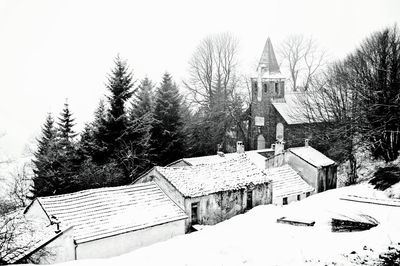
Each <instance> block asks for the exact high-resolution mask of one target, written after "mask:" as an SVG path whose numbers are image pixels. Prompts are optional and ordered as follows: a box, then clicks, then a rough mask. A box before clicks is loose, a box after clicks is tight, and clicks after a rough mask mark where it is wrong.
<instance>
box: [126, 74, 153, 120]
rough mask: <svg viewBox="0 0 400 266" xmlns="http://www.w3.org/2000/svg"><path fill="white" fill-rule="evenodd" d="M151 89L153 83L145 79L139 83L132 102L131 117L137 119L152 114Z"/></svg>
mask: <svg viewBox="0 0 400 266" xmlns="http://www.w3.org/2000/svg"><path fill="white" fill-rule="evenodd" d="M153 88H154V85H153V83H152V82H151V80H150V79H149V78H147V77H146V78H144V79H143V80H142V81H141V82H140V85H139V86H138V89H137V93H136V100H135V101H133V102H132V109H131V116H133V117H136V118H138V117H142V116H144V115H145V114H149V113H152V112H153V103H152V97H153Z"/></svg>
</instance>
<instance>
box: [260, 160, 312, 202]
mask: <svg viewBox="0 0 400 266" xmlns="http://www.w3.org/2000/svg"><path fill="white" fill-rule="evenodd" d="M264 173H265V174H266V175H267V176H268V177H270V178H271V179H272V188H273V193H272V203H273V204H275V205H287V204H289V203H291V202H293V201H299V200H302V199H304V198H307V197H308V196H310V195H311V194H313V193H314V188H313V187H312V186H310V185H309V184H308V183H307V182H306V181H305V180H304V179H303V178H302V177H301V176H300V175H299V173H298V172H296V171H295V170H294V169H293V168H292V167H290V166H289V165H287V164H285V165H283V166H279V167H274V168H270V169H266V170H265V171H264Z"/></svg>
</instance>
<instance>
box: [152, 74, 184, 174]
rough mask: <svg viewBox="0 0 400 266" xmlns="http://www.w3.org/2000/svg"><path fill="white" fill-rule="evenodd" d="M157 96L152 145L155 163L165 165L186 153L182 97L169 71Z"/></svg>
mask: <svg viewBox="0 0 400 266" xmlns="http://www.w3.org/2000/svg"><path fill="white" fill-rule="evenodd" d="M155 98H156V99H155V107H154V122H153V125H152V136H151V138H152V139H151V146H152V149H153V151H154V153H155V154H157V156H155V157H154V159H153V161H154V163H156V164H157V165H162V166H163V165H166V164H168V163H170V162H172V161H174V160H177V159H179V158H182V155H183V154H184V138H183V134H182V126H183V123H182V118H181V101H182V98H181V96H180V94H179V90H178V88H177V86H176V84H175V83H173V81H172V78H171V76H170V75H169V74H168V73H165V74H164V76H163V80H162V82H161V85H160V87H159V88H158V89H157V92H156V97H155Z"/></svg>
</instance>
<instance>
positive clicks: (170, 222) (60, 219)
mask: <svg viewBox="0 0 400 266" xmlns="http://www.w3.org/2000/svg"><path fill="white" fill-rule="evenodd" d="M25 216H27V217H34V218H37V219H42V220H44V221H47V223H55V220H56V221H57V222H56V223H58V225H59V229H60V232H64V231H63V228H72V230H68V234H65V233H64V234H65V235H66V237H61V236H60V237H57V238H54V239H55V240H57V241H58V243H57V245H58V246H61V247H62V250H60V249H57V250H56V252H55V254H54V257H53V258H52V259H51V262H62V261H68V260H77V259H86V258H108V257H112V256H117V255H121V254H124V253H127V252H130V251H132V250H134V249H137V248H140V247H143V246H147V245H150V244H153V243H156V242H159V241H164V240H167V239H169V238H172V237H174V236H177V235H182V234H184V233H185V220H186V219H187V218H188V217H187V215H186V214H185V212H184V211H183V210H182V208H181V207H179V206H178V205H177V204H176V203H174V202H173V201H172V200H171V199H170V198H169V197H168V196H167V195H166V194H165V193H164V192H163V191H162V190H161V189H160V187H159V186H158V185H157V184H156V183H154V182H148V183H145V184H136V185H128V186H120V187H108V188H98V189H89V190H84V191H79V192H75V193H70V194H64V195H57V196H49V197H39V198H36V199H35V200H34V201H33V202H32V203H31V204H30V205H29V206H28V207H27V209H26V210H25ZM61 240H62V241H61ZM60 241H61V242H60ZM49 245H52V241H48V242H46V243H45V245H42V246H41V248H45V247H46V246H49ZM26 255H27V256H28V255H29V256H31V255H34V254H33V253H32V252H30V253H29V254H26Z"/></svg>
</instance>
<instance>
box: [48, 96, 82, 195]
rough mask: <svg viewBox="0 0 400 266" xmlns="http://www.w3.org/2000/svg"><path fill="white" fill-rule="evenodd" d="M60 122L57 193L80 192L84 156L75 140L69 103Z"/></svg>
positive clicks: (57, 146) (56, 170)
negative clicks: (79, 176) (80, 176)
mask: <svg viewBox="0 0 400 266" xmlns="http://www.w3.org/2000/svg"><path fill="white" fill-rule="evenodd" d="M58 120H59V121H58V123H57V125H58V128H57V129H58V138H57V139H56V140H57V141H56V148H57V151H56V154H54V156H55V158H56V160H57V161H56V162H57V166H58V167H57V168H55V169H54V170H55V173H56V174H57V179H58V180H59V185H58V187H57V189H56V193H57V194H62V193H70V192H75V191H78V190H80V185H79V179H78V174H79V171H80V165H81V163H82V161H83V156H82V154H81V153H80V152H79V149H78V146H77V143H76V142H75V140H74V138H75V136H76V133H75V132H74V130H73V126H74V125H75V124H74V119H73V118H72V113H71V112H70V110H69V105H68V103H67V102H66V103H65V104H64V109H63V110H62V112H61V114H60V117H59V118H58Z"/></svg>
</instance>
